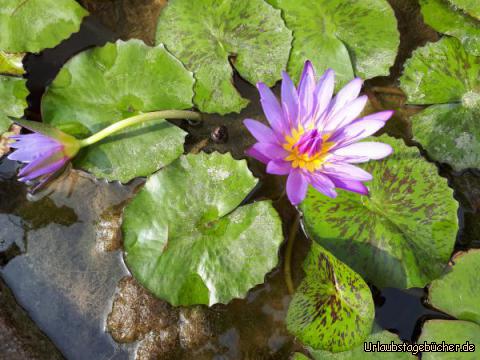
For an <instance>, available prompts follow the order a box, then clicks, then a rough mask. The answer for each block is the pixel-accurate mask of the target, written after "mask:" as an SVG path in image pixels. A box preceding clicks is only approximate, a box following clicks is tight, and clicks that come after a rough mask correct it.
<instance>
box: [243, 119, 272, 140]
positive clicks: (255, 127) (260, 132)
mask: <svg viewBox="0 0 480 360" xmlns="http://www.w3.org/2000/svg"><path fill="white" fill-rule="evenodd" d="M243 124H244V125H245V126H246V128H247V129H248V131H250V133H251V134H252V135H253V137H254V138H255V139H257V141H259V142H264V143H277V137H276V136H275V133H274V132H273V130H272V129H270V128H269V127H268V126H266V125H264V124H262V123H261V122H260V121H257V120H252V119H245V120H244V121H243Z"/></svg>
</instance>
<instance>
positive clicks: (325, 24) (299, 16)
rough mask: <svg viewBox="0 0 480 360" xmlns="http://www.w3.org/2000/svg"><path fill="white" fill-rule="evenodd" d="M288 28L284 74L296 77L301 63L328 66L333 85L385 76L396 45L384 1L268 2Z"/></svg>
mask: <svg viewBox="0 0 480 360" xmlns="http://www.w3.org/2000/svg"><path fill="white" fill-rule="evenodd" d="M268 1H269V2H270V3H271V4H272V5H274V6H276V7H278V8H279V9H281V10H282V15H283V18H284V19H285V22H286V23H287V26H288V27H289V28H290V29H292V30H293V36H294V40H293V48H292V53H291V55H290V60H289V62H288V72H289V73H290V75H292V77H293V78H294V79H297V78H299V75H300V72H301V71H302V68H303V64H304V63H305V61H306V60H310V61H312V63H313V65H314V66H315V68H316V69H317V71H319V72H320V71H324V70H326V69H327V68H332V69H334V70H335V72H336V74H337V79H338V80H339V84H343V83H345V82H346V81H348V80H351V79H352V77H353V76H354V75H358V76H361V77H363V78H371V77H374V76H379V75H388V74H389V68H390V67H391V66H392V65H393V63H394V61H395V57H396V55H397V48H398V45H399V41H400V40H399V33H398V31H397V21H396V18H395V16H394V13H393V10H392V8H391V7H390V5H389V4H388V2H387V1H385V0H362V1H357V0H347V1H345V0H318V1H310V0H268Z"/></svg>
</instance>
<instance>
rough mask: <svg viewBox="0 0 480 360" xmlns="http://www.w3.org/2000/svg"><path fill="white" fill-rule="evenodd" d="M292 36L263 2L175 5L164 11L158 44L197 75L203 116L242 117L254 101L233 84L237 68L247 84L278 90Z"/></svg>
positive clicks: (181, 0)
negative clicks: (242, 95)
mask: <svg viewBox="0 0 480 360" xmlns="http://www.w3.org/2000/svg"><path fill="white" fill-rule="evenodd" d="M291 41H292V35H291V32H290V30H288V29H287V27H286V26H285V23H284V22H283V20H282V18H281V16H280V11H278V10H275V9H273V8H272V7H271V6H270V5H268V4H267V3H265V1H263V0H249V1H238V0H223V1H221V2H218V1H217V0H195V1H191V0H174V1H169V4H168V6H167V7H166V8H165V9H164V10H163V11H162V13H161V15H160V19H159V22H158V29H157V43H164V44H165V46H166V47H167V49H168V50H169V51H171V52H172V53H173V54H174V55H175V56H176V57H178V58H179V59H180V60H181V61H182V62H183V63H184V64H185V66H186V67H187V68H188V69H190V70H192V71H193V72H194V74H195V78H196V80H197V82H196V83H195V99H194V101H195V104H196V105H197V106H198V108H199V109H200V110H202V111H203V112H209V113H212V112H218V113H220V114H225V113H229V112H234V111H235V112H239V111H240V110H241V109H243V108H244V107H245V106H246V105H247V103H248V101H247V100H246V99H244V98H242V97H241V96H240V95H239V93H238V92H237V90H236V89H235V87H234V86H233V84H232V74H233V70H232V67H231V66H233V67H234V68H235V69H236V70H237V71H238V72H239V74H240V75H241V76H242V77H243V78H244V79H245V80H247V81H249V82H250V83H252V84H255V83H256V82H258V81H263V82H265V83H266V84H267V85H273V84H274V83H275V82H276V81H277V80H278V79H279V77H280V74H281V70H283V69H285V67H286V64H287V61H288V54H289V52H290V46H291Z"/></svg>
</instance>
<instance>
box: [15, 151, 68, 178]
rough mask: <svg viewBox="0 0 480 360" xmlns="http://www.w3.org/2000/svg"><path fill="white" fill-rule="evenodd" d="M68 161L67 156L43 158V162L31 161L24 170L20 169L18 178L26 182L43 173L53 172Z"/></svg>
mask: <svg viewBox="0 0 480 360" xmlns="http://www.w3.org/2000/svg"><path fill="white" fill-rule="evenodd" d="M67 162H68V158H67V157H61V158H60V159H54V158H48V159H43V160H42V161H41V162H34V163H31V164H29V165H27V166H25V167H24V168H23V169H22V171H20V173H19V174H18V176H19V179H18V180H19V181H22V182H25V181H29V180H33V179H36V178H38V177H40V176H43V175H47V174H53V173H54V172H56V171H57V170H59V169H61V168H62V167H63V166H64V165H65V164H66V163H67ZM27 168H28V169H27Z"/></svg>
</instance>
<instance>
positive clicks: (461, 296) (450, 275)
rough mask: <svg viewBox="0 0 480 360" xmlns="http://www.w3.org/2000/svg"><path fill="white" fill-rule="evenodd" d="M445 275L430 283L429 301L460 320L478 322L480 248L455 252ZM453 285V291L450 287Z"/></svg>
mask: <svg viewBox="0 0 480 360" xmlns="http://www.w3.org/2000/svg"><path fill="white" fill-rule="evenodd" d="M452 261H453V263H454V265H453V266H452V267H450V268H449V269H448V271H447V272H446V274H445V275H443V276H442V277H441V278H440V279H438V280H435V281H433V282H432V283H431V285H430V287H429V292H428V300H429V302H430V304H431V305H432V306H433V307H435V308H437V309H439V310H441V311H443V312H445V313H447V314H450V315H452V316H454V317H456V318H457V319H460V320H468V321H473V322H476V323H477V324H478V325H480V302H479V301H478V299H479V298H480V284H479V282H478V277H477V275H478V274H479V273H480V250H470V251H468V252H465V253H458V254H456V255H455V257H454V258H453V260H452ZM452 289H455V291H452Z"/></svg>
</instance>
